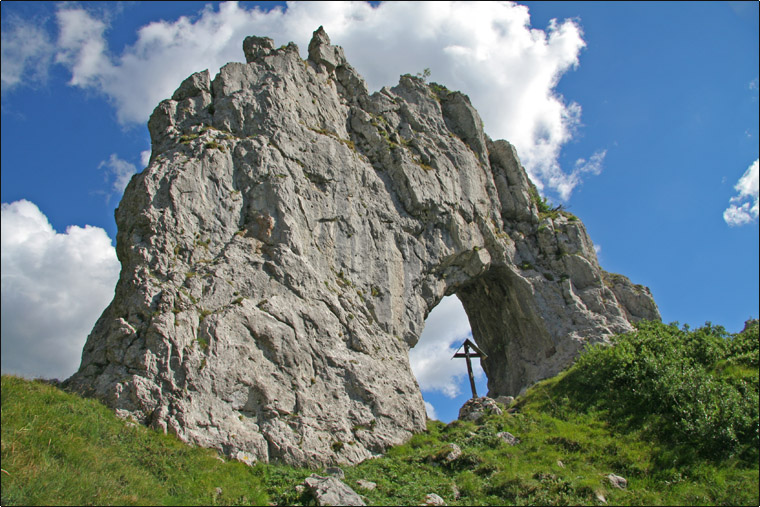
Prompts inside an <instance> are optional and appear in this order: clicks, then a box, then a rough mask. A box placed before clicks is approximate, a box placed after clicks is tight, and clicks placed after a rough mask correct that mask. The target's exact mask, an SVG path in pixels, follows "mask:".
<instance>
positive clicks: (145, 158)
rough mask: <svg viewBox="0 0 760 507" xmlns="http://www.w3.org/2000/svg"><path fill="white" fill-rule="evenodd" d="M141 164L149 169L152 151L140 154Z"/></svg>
mask: <svg viewBox="0 0 760 507" xmlns="http://www.w3.org/2000/svg"><path fill="white" fill-rule="evenodd" d="M140 163H141V164H142V166H143V167H148V163H150V150H145V151H141V152H140Z"/></svg>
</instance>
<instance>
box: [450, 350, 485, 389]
mask: <svg viewBox="0 0 760 507" xmlns="http://www.w3.org/2000/svg"><path fill="white" fill-rule="evenodd" d="M462 347H464V353H461V352H459V349H461V348H462ZM459 349H457V352H456V353H455V354H454V355H453V356H452V359H454V358H455V357H463V358H465V359H466V360H467V374H468V375H469V376H470V387H471V388H472V397H473V398H477V397H478V392H477V391H476V390H475V377H474V376H473V375H472V363H471V362H470V358H471V357H480V358H483V359H485V358H486V357H488V356H487V355H486V354H485V353H484V352H483V351H482V350H480V349H479V348H478V346H477V345H475V344H474V343H472V342H471V341H470V339H469V338H467V339H466V340H465V341H464V343H463V344H462V346H460V347H459ZM470 349H472V350H473V352H470Z"/></svg>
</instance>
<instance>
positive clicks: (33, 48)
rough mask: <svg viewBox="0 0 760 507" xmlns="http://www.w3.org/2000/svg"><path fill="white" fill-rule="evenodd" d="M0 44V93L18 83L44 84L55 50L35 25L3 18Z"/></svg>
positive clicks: (21, 20)
mask: <svg viewBox="0 0 760 507" xmlns="http://www.w3.org/2000/svg"><path fill="white" fill-rule="evenodd" d="M0 37H1V38H2V44H0V53H1V56H2V58H0V69H1V70H0V82H2V91H3V93H5V92H6V91H8V90H11V89H12V88H14V87H16V86H18V85H20V84H22V79H23V80H25V81H26V83H27V84H29V83H36V82H40V81H44V80H45V79H46V78H47V73H48V67H49V66H50V62H51V59H52V57H53V54H54V52H55V47H54V45H53V43H52V41H51V40H50V37H49V36H48V34H47V32H46V31H45V30H44V29H43V28H42V27H41V26H40V25H39V24H38V23H36V22H33V21H29V20H24V19H21V18H18V17H15V16H13V17H11V18H10V19H9V20H7V21H6V20H5V19H3V29H2V35H1V36H0Z"/></svg>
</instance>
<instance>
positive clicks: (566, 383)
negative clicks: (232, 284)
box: [2, 321, 760, 505]
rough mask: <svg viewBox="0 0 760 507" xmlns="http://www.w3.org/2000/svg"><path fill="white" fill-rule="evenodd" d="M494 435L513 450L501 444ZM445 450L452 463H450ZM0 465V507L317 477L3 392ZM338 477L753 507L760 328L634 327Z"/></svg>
mask: <svg viewBox="0 0 760 507" xmlns="http://www.w3.org/2000/svg"><path fill="white" fill-rule="evenodd" d="M505 408H506V407H505ZM504 431H507V432H510V433H512V434H513V435H515V436H516V437H518V438H519V440H520V441H519V443H517V444H516V445H510V444H509V443H507V442H505V441H503V440H502V439H501V438H500V436H499V433H500V432H504ZM451 444H456V445H457V446H459V447H460V448H461V450H462V454H461V456H460V457H458V458H457V459H454V460H452V461H447V459H446V457H445V456H446V454H448V452H449V451H450V449H451ZM333 445H336V446H337V445H341V443H340V442H334V443H333ZM2 463H3V465H2V466H3V473H2V504H3V505H13V504H91V503H97V504H169V505H173V504H215V503H216V504H236V503H237V504H242V503H247V502H251V503H259V504H261V503H266V502H272V503H274V504H276V505H309V504H313V502H314V500H313V499H312V498H311V497H310V496H309V494H308V493H307V492H304V491H303V490H302V489H297V488H296V486H297V485H299V484H301V483H302V482H303V480H304V478H306V477H307V476H308V475H310V474H311V473H314V472H317V473H324V471H321V470H309V469H307V468H298V467H291V466H286V465H281V464H261V463H258V464H256V465H254V466H253V467H246V466H245V465H243V464H241V463H232V462H223V461H220V460H219V459H218V457H217V456H216V455H215V453H214V452H213V451H209V450H204V449H198V448H191V447H188V446H185V445H184V444H181V443H179V442H178V441H177V440H176V439H174V438H173V437H171V436H165V435H160V434H157V433H156V432H154V431H152V430H149V429H146V428H144V427H142V426H139V425H138V426H133V425H130V424H128V423H125V422H124V421H121V420H118V419H116V418H115V417H114V416H113V414H112V412H111V411H110V410H108V409H106V408H105V407H103V406H102V405H100V404H98V403H97V402H95V401H92V400H83V399H81V398H78V397H76V396H74V395H71V394H68V393H64V392H62V391H60V390H59V389H57V388H55V387H53V386H51V385H47V384H45V383H43V382H40V381H34V382H31V381H25V380H22V379H18V378H15V377H7V376H3V379H2ZM344 472H345V475H346V477H345V479H344V481H345V482H346V483H347V484H348V485H349V486H351V487H352V488H354V489H355V490H356V491H357V492H359V493H360V494H362V495H363V496H364V497H365V499H366V500H367V503H368V504H370V505H417V504H420V503H422V502H423V501H424V498H425V495H427V494H428V493H436V494H438V495H440V496H441V497H442V498H443V499H444V500H445V501H446V502H447V504H449V505H601V504H603V503H607V504H610V505H708V504H710V505H716V504H727V505H758V501H759V500H760V494H759V493H758V325H757V322H756V321H755V322H754V323H753V324H752V325H749V326H748V327H747V329H746V330H745V331H744V332H742V333H740V334H738V335H729V334H728V333H726V332H725V330H724V329H723V328H721V327H720V326H712V325H710V324H707V325H705V326H704V327H702V328H699V329H696V330H693V331H692V330H689V329H688V328H682V329H679V328H678V326H677V325H675V324H674V325H664V324H660V323H651V322H642V323H640V324H638V326H637V330H636V331H635V332H633V333H630V334H626V335H621V336H619V337H617V338H616V340H615V344H614V346H611V347H603V346H594V347H590V348H589V349H588V350H587V351H585V352H584V354H583V355H582V356H581V357H580V358H579V360H578V361H577V362H576V364H575V365H574V366H572V367H571V368H569V369H568V370H567V371H565V372H563V373H561V374H560V375H558V376H557V377H554V378H552V379H548V380H546V381H543V382H541V383H539V384H537V385H536V386H534V387H533V388H531V389H530V390H528V392H527V393H526V394H525V395H524V396H522V397H520V398H518V399H517V400H516V401H515V403H513V405H512V406H511V407H510V408H509V410H506V411H505V413H504V414H502V415H488V416H484V417H481V418H480V419H479V420H477V421H474V422H470V421H467V422H465V421H454V422H452V423H450V424H444V423H441V422H439V421H428V425H427V430H426V431H425V432H424V433H421V434H418V435H415V436H414V437H412V438H411V439H410V440H409V441H408V442H407V443H406V444H404V445H400V446H396V447H394V448H391V449H389V450H388V452H387V453H386V455H385V456H383V457H381V458H378V459H372V460H367V461H365V462H363V463H361V464H359V465H357V466H353V467H344ZM611 473H614V474H617V475H621V476H623V477H625V478H626V479H627V481H628V485H627V488H625V489H619V488H616V487H614V486H613V485H612V484H611V483H610V481H609V480H608V479H607V476H608V475H609V474H611ZM359 480H364V481H372V482H374V483H376V485H377V487H376V488H375V489H362V487H361V485H360V483H359Z"/></svg>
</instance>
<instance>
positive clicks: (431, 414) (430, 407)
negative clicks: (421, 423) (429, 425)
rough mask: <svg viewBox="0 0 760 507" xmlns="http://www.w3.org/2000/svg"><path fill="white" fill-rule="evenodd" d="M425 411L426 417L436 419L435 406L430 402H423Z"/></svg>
mask: <svg viewBox="0 0 760 507" xmlns="http://www.w3.org/2000/svg"><path fill="white" fill-rule="evenodd" d="M425 412H426V413H427V416H428V419H433V420H434V421H437V420H438V414H436V413H435V407H434V406H433V404H432V403H428V402H427V401H426V402H425Z"/></svg>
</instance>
